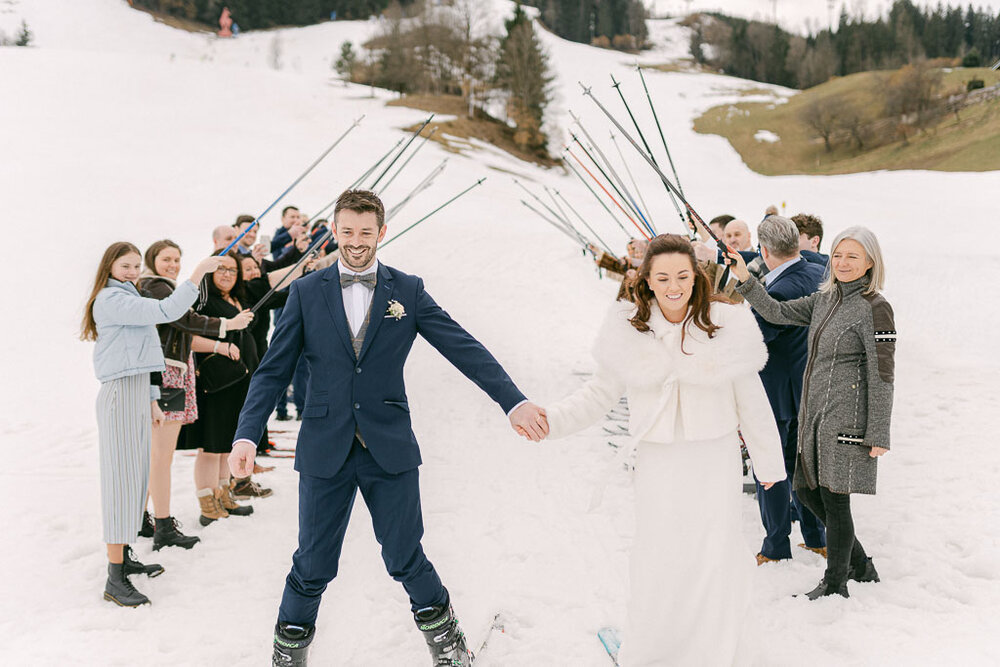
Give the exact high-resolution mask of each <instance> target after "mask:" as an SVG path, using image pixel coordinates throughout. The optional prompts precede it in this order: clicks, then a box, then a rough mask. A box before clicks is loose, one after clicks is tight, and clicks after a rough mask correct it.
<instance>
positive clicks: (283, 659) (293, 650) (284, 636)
mask: <svg viewBox="0 0 1000 667" xmlns="http://www.w3.org/2000/svg"><path fill="white" fill-rule="evenodd" d="M315 634H316V628H315V627H314V626H311V625H310V626H302V625H295V624H294V623H283V622H279V623H278V624H277V625H276V626H274V652H273V653H272V654H271V666H272V667H306V657H307V656H308V654H309V644H311V643H312V640H313V636H314V635H315Z"/></svg>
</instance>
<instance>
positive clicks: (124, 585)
mask: <svg viewBox="0 0 1000 667" xmlns="http://www.w3.org/2000/svg"><path fill="white" fill-rule="evenodd" d="M104 599H105V600H109V601H111V602H114V603H115V604H116V605H118V606H119V607H138V606H139V605H143V604H149V598H148V597H146V596H145V595H143V594H142V593H140V592H139V591H137V590H135V587H134V586H132V582H131V581H129V580H128V577H127V576H125V564H124V563H108V583H106V584H104Z"/></svg>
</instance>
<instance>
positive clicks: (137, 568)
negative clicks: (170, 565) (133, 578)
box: [122, 544, 163, 578]
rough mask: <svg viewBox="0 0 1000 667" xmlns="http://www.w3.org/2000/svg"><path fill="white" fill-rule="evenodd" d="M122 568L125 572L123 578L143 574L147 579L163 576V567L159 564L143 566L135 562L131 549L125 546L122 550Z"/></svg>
mask: <svg viewBox="0 0 1000 667" xmlns="http://www.w3.org/2000/svg"><path fill="white" fill-rule="evenodd" d="M122 556H123V560H122V566H123V569H124V570H125V576H126V577H127V576H128V575H130V574H144V575H146V576H147V577H150V578H152V577H158V576H160V575H161V574H163V566H162V565H160V564H159V563H150V564H149V565H143V564H142V563H140V562H139V561H138V560H136V557H135V552H134V551H132V547H130V546H129V545H127V544H126V545H125V546H124V547H123V548H122Z"/></svg>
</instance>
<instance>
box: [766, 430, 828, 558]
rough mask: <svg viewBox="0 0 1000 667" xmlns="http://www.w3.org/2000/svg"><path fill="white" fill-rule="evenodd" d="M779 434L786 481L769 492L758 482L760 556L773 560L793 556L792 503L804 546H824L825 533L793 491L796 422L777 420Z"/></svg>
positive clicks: (797, 438) (796, 441)
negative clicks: (761, 525)
mask: <svg viewBox="0 0 1000 667" xmlns="http://www.w3.org/2000/svg"><path fill="white" fill-rule="evenodd" d="M777 424H778V435H780V436H781V450H782V453H783V454H784V457H785V472H786V473H787V474H788V478H787V479H786V480H784V481H782V482H778V483H777V484H775V485H774V486H772V487H771V488H770V489H768V490H766V491H765V490H764V487H762V486H761V485H760V482H758V481H757V480H756V478H755V479H754V481H755V482H757V505H758V506H759V508H760V520H761V523H762V524H764V531H765V533H766V534H765V536H764V542H763V544H762V545H761V547H760V553H761V554H763V555H764V556H767V557H768V558H772V559H774V560H781V559H783V558H791V557H792V549H791V544H790V543H789V540H788V536H789V535H791V532H792V517H791V507H790V505H789V496H790V497H791V504H792V505H794V506H795V511H796V513H797V514H798V516H799V529H800V530H801V531H802V538H803V540H804V541H805V544H806V546H807V547H813V548H818V547H824V546H826V531H825V529H824V527H823V524H822V523H821V522H820V521H819V519H817V518H816V515H815V514H813V513H812V512H810V511H809V510H808V509H807V508H806V507H804V506H803V505H802V502H801V501H800V500H799V497H798V495H797V494H796V493H795V491H793V490H792V477H793V476H794V475H795V455H796V449H798V442H799V435H798V433H799V422H798V419H787V420H778V422H777Z"/></svg>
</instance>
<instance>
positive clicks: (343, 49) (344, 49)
mask: <svg viewBox="0 0 1000 667" xmlns="http://www.w3.org/2000/svg"><path fill="white" fill-rule="evenodd" d="M357 62H358V55H357V54H356V53H355V52H354V45H353V44H351V41H350V40H347V41H345V42H344V43H343V44H341V45H340V57H338V58H337V62H335V63H334V64H333V68H334V69H335V70H336V71H337V74H339V75H340V76H341V77H342V78H343V79H344V85H345V86H346V85H347V82H348V81H350V80H351V74H352V73H353V72H354V66H355V65H356V64H357Z"/></svg>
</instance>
